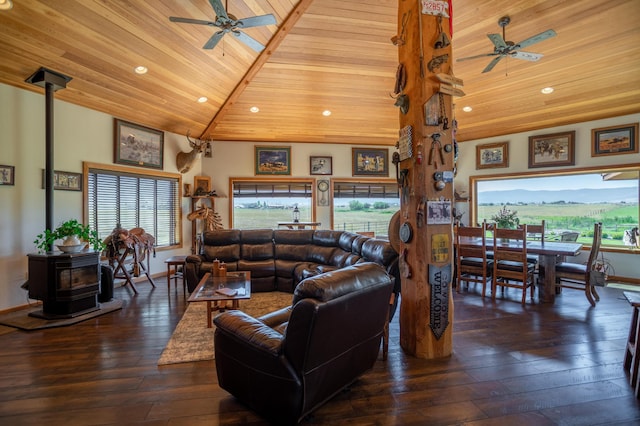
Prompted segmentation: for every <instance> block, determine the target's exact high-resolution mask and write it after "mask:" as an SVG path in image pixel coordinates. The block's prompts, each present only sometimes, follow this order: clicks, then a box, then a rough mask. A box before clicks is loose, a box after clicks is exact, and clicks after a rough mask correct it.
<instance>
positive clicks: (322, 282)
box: [293, 262, 391, 305]
mask: <svg viewBox="0 0 640 426" xmlns="http://www.w3.org/2000/svg"><path fill="white" fill-rule="evenodd" d="M380 272H384V273H385V274H386V272H385V270H384V268H383V267H382V266H380V265H378V264H377V263H373V262H364V263H359V264H357V265H353V266H347V267H345V268H341V269H339V270H336V271H331V272H327V273H325V274H321V275H317V276H315V277H311V278H308V279H305V280H303V281H301V282H300V283H299V284H298V285H297V286H296V289H295V291H294V292H293V305H295V304H296V303H297V302H298V301H300V300H302V299H306V298H311V299H315V300H317V301H319V302H327V301H329V300H332V299H335V298H337V297H340V296H343V295H345V294H347V293H352V292H354V291H358V290H362V289H363V288H365V287H368V286H369V285H373V284H376V285H377V284H378V283H379V282H380V278H379V277H380ZM345 276H346V277H349V279H348V280H345V279H344V277H345ZM387 276H388V275H387ZM388 278H389V281H391V277H388Z"/></svg>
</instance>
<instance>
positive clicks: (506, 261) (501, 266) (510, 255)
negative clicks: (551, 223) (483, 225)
mask: <svg viewBox="0 0 640 426" xmlns="http://www.w3.org/2000/svg"><path fill="white" fill-rule="evenodd" d="M505 240H508V243H507V242H505ZM533 272H534V265H533V264H531V263H529V262H527V225H523V226H522V228H521V229H502V228H496V229H495V231H494V238H493V285H492V287H491V288H492V297H493V299H495V297H496V293H497V287H498V286H501V287H502V292H503V293H504V287H514V288H519V289H522V304H523V305H524V304H525V301H526V297H527V288H529V289H531V290H530V291H531V300H532V301H533V292H534V284H533Z"/></svg>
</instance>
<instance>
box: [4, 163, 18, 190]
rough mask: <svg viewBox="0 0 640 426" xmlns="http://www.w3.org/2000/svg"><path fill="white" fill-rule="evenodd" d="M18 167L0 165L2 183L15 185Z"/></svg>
mask: <svg viewBox="0 0 640 426" xmlns="http://www.w3.org/2000/svg"><path fill="white" fill-rule="evenodd" d="M15 180H16V168H15V166H2V165H0V185H6V186H9V185H15V184H16V183H15Z"/></svg>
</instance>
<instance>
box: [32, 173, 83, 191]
mask: <svg viewBox="0 0 640 426" xmlns="http://www.w3.org/2000/svg"><path fill="white" fill-rule="evenodd" d="M44 173H45V171H44V169H42V188H43V189H44V187H45V175H44ZM53 189H61V190H63V191H82V173H73V172H61V171H58V170H54V171H53Z"/></svg>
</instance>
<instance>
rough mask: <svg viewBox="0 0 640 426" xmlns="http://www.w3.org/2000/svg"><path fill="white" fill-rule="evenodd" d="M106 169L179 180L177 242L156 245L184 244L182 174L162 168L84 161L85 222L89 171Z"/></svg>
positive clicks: (86, 219)
mask: <svg viewBox="0 0 640 426" xmlns="http://www.w3.org/2000/svg"><path fill="white" fill-rule="evenodd" d="M92 169H93V170H104V171H105V172H114V173H124V174H129V175H134V176H136V175H137V176H141V177H145V176H146V177H149V178H161V179H162V178H164V179H175V180H176V181H177V188H176V189H177V192H176V197H177V200H176V209H177V211H176V221H177V225H176V228H177V229H176V238H177V240H178V241H177V243H176V244H171V245H163V246H158V247H156V250H158V251H163V250H175V249H179V248H182V247H183V246H184V235H183V232H182V227H183V226H182V201H181V200H182V175H181V174H179V173H170V172H164V171H160V170H147V169H134V168H131V167H125V166H119V165H113V164H102V163H92V162H86V161H85V162H83V163H82V180H83V190H82V217H83V219H84V223H89V185H88V183H89V172H90V170H92Z"/></svg>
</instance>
